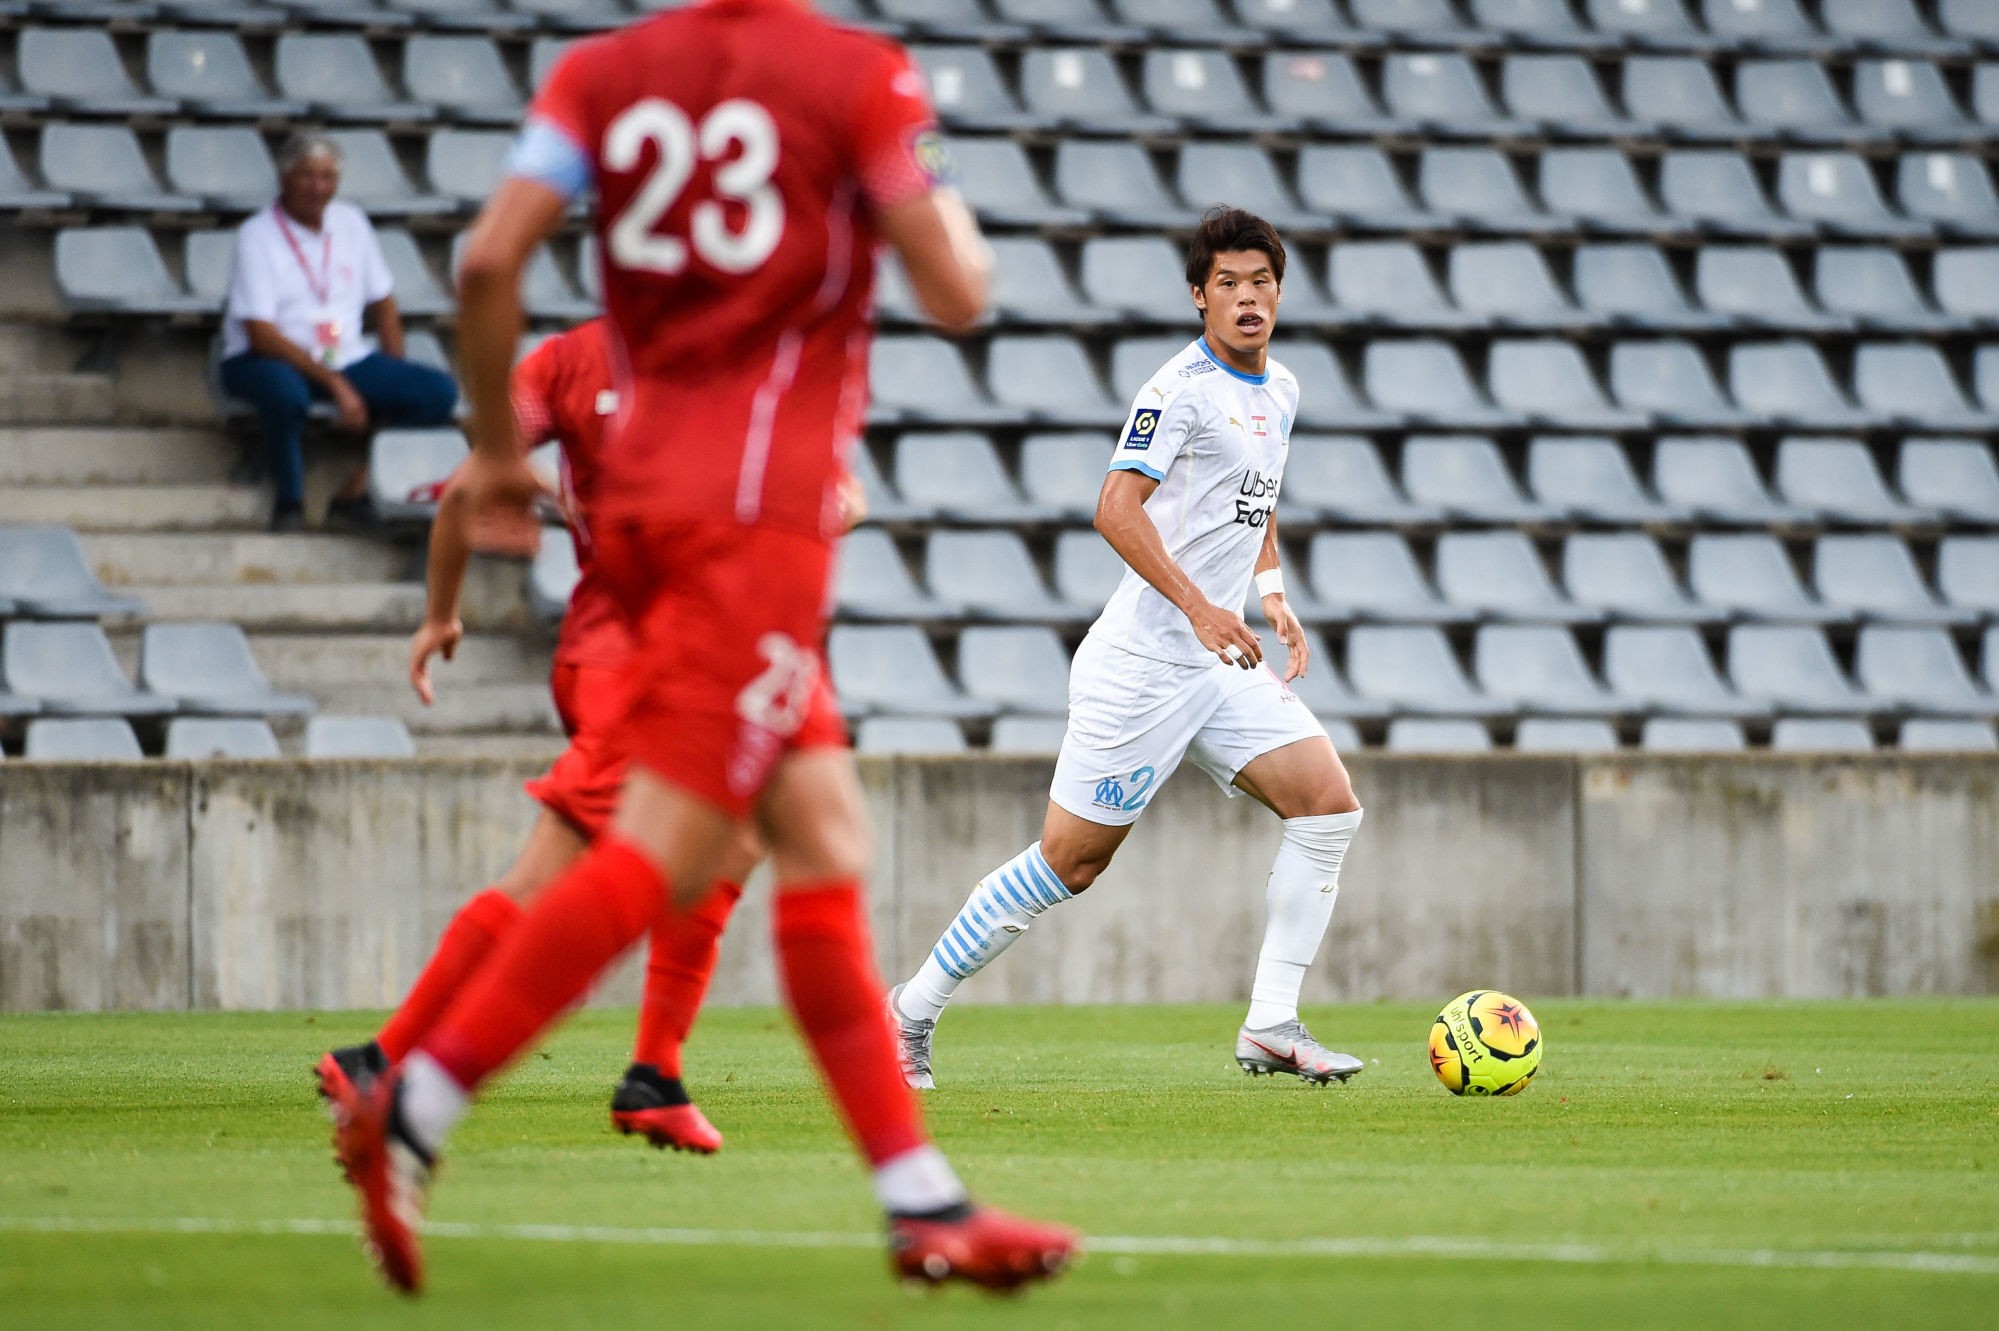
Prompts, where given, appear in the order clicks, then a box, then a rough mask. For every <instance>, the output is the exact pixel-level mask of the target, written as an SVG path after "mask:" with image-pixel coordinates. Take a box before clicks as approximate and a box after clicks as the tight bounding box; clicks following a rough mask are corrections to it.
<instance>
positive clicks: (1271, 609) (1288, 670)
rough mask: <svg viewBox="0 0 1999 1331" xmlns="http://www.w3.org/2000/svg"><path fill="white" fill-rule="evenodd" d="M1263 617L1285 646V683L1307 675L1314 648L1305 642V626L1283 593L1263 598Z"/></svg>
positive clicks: (1275, 593)
mask: <svg viewBox="0 0 1999 1331" xmlns="http://www.w3.org/2000/svg"><path fill="white" fill-rule="evenodd" d="M1263 617H1264V618H1265V619H1267V620H1269V621H1270V627H1271V628H1272V629H1273V630H1274V631H1275V632H1276V634H1277V640H1278V641H1279V642H1281V643H1283V644H1284V682H1285V683H1286V684H1289V683H1290V682H1291V681H1292V680H1294V679H1296V678H1298V676H1300V675H1302V674H1304V673H1305V667H1306V666H1307V665H1308V664H1310V661H1311V655H1312V648H1311V645H1310V644H1309V643H1307V642H1306V641H1305V626H1304V625H1303V624H1300V623H1299V622H1298V616H1296V615H1294V614H1292V613H1291V605H1290V603H1289V602H1287V601H1286V600H1285V599H1284V593H1283V592H1273V593H1272V594H1271V595H1269V596H1266V597H1264V598H1263Z"/></svg>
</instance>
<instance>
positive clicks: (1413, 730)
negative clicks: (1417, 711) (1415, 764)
mask: <svg viewBox="0 0 1999 1331" xmlns="http://www.w3.org/2000/svg"><path fill="white" fill-rule="evenodd" d="M1491 748H1492V734H1491V732H1490V731H1488V730H1487V729H1486V728H1485V727H1484V726H1483V725H1481V724H1479V723H1478V722H1477V721H1471V720H1464V719H1460V718H1455V717H1422V716H1398V717H1396V718H1395V719H1394V720H1393V721H1390V722H1389V723H1388V751H1389V752H1390V753H1485V752H1488V751H1489V750H1490V749H1491Z"/></svg>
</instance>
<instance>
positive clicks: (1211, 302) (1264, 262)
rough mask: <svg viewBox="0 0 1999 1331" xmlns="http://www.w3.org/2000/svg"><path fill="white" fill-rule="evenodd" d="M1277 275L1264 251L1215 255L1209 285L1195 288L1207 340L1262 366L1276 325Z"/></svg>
mask: <svg viewBox="0 0 1999 1331" xmlns="http://www.w3.org/2000/svg"><path fill="white" fill-rule="evenodd" d="M1278 295H1279V292H1278V287H1277V274H1276V273H1274V272H1272V271H1271V267H1270V256H1269V255H1268V254H1265V253H1264V252H1263V251H1262V250H1225V251H1223V252H1222V253H1220V254H1217V255H1216V256H1215V263H1214V267H1213V268H1211V269H1209V270H1208V280H1207V283H1206V285H1204V286H1200V287H1196V288H1195V289H1194V305H1195V308H1197V309H1199V310H1200V311H1201V321H1202V323H1203V325H1204V326H1205V327H1206V329H1207V334H1208V344H1209V345H1210V346H1212V347H1214V348H1215V349H1216V350H1217V351H1222V352H1225V353H1228V354H1231V355H1232V356H1233V357H1239V358H1241V359H1243V360H1245V361H1247V362H1250V363H1252V364H1255V365H1258V366H1261V365H1262V363H1263V357H1264V353H1265V352H1266V351H1267V350H1268V349H1269V347H1270V333H1271V330H1272V329H1273V328H1275V327H1276V325H1277V300H1278Z"/></svg>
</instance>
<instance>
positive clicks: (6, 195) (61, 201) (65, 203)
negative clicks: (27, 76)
mask: <svg viewBox="0 0 1999 1331" xmlns="http://www.w3.org/2000/svg"><path fill="white" fill-rule="evenodd" d="M6 100H7V98H6V94H5V93H4V92H0V108H4V107H5V105H6ZM73 202H74V200H72V199H71V198H70V195H69V192H68V191H67V190H53V189H42V188H41V187H40V186H38V185H36V184H35V183H34V182H33V181H32V180H30V179H28V177H27V174H26V173H25V172H23V171H22V170H21V164H20V163H19V162H18V161H16V160H15V158H14V150H13V149H11V148H9V147H8V146H7V143H6V140H5V139H4V138H0V208H6V209H10V210H20V211H27V210H29V209H36V208H45V209H56V208H67V207H69V206H70V205H71V203H73Z"/></svg>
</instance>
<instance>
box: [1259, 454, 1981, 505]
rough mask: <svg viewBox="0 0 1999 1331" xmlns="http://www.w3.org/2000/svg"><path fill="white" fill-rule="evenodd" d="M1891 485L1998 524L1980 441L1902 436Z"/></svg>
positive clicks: (1913, 499)
mask: <svg viewBox="0 0 1999 1331" xmlns="http://www.w3.org/2000/svg"><path fill="white" fill-rule="evenodd" d="M1285 479H1286V482H1287V483H1288V482H1289V479H1290V478H1289V477H1288V476H1287V477H1286V478H1285ZM1895 485H1896V488H1897V489H1899V490H1900V491H1901V492H1902V494H1903V495H1905V496H1906V497H1907V498H1908V500H1909V502H1910V503H1912V504H1915V505H1917V506H1918V507H1920V508H1926V509H1933V510H1935V511H1937V512H1940V513H1943V514H1945V515H1946V516H1948V517H1950V518H1953V519H1955V520H1957V521H1959V522H1971V523H1978V524H1980V525H1985V526H1991V525H1999V465H1995V464H1994V461H1993V456H1992V450H1991V448H1990V447H1989V446H1988V445H1987V444H1986V443H1985V442H1984V441H1983V440H1979V439H1905V440H1903V441H1902V447H1901V450H1900V452H1899V453H1898V454H1897V461H1896V470H1895Z"/></svg>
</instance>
